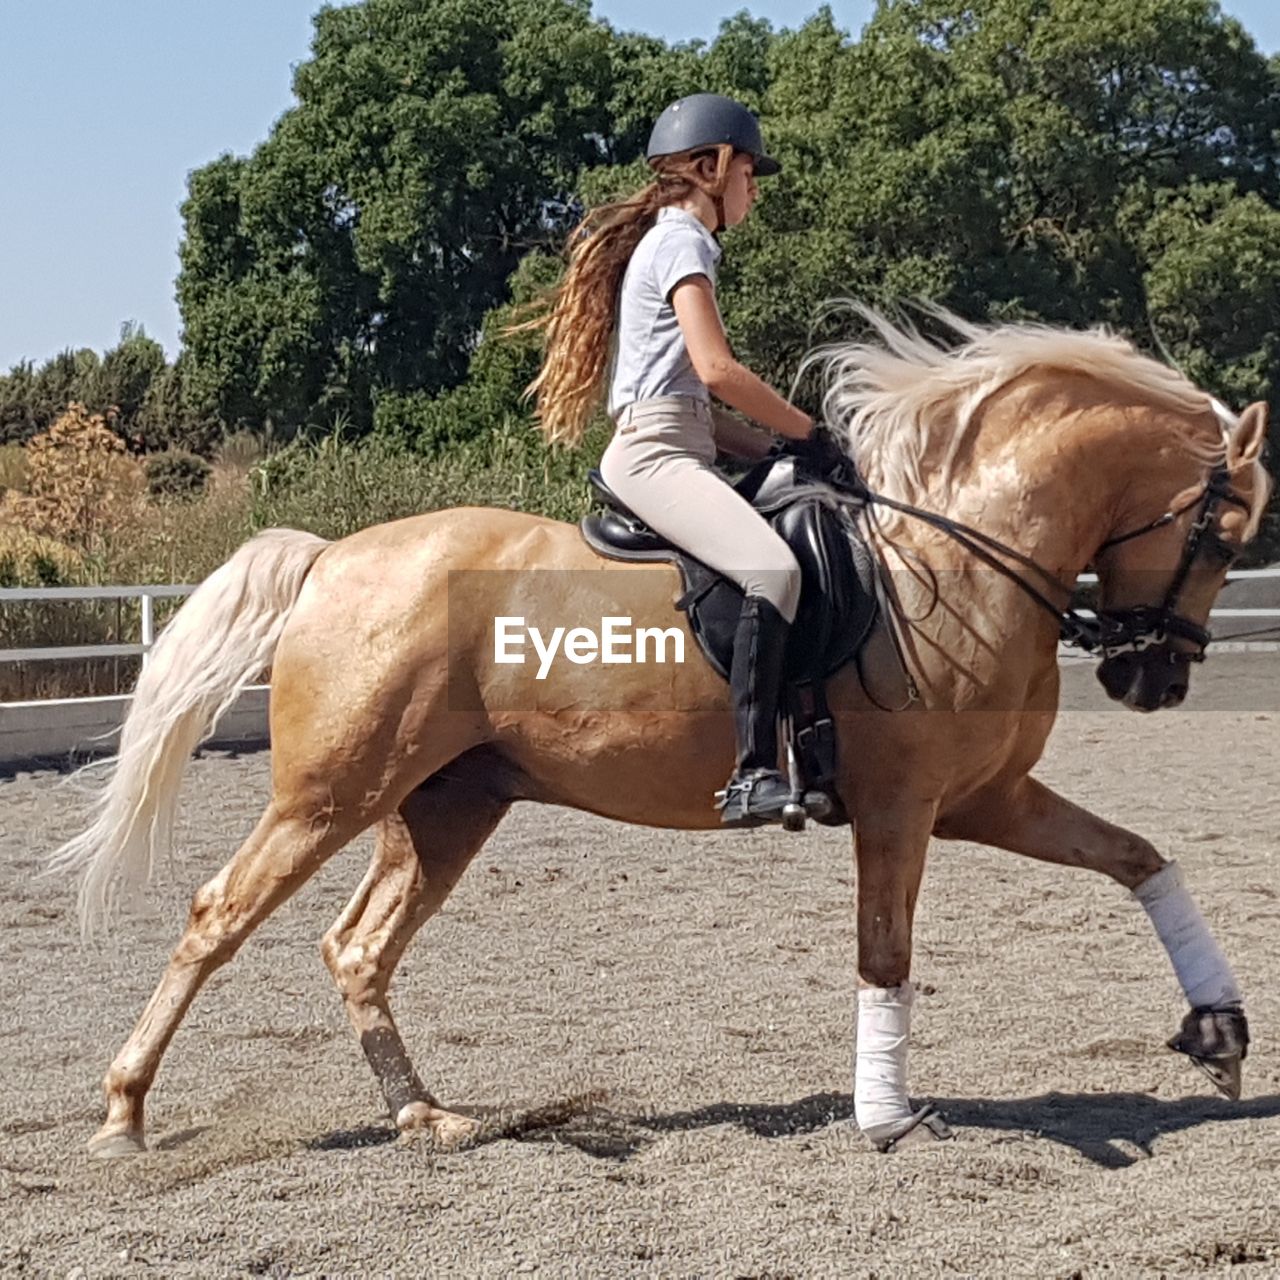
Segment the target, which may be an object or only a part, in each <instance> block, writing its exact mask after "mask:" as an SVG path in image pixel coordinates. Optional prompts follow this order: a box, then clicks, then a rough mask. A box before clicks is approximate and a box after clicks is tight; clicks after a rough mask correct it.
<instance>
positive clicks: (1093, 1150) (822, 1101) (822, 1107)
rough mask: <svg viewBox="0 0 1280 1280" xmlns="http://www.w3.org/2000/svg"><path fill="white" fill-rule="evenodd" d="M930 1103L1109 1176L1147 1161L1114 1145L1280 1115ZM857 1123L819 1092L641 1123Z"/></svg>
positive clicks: (1140, 1105) (1108, 1099) (1123, 1097)
mask: <svg viewBox="0 0 1280 1280" xmlns="http://www.w3.org/2000/svg"><path fill="white" fill-rule="evenodd" d="M931 1101H932V1102H933V1104H934V1105H935V1106H936V1107H937V1108H938V1110H939V1111H941V1112H942V1114H943V1116H944V1117H945V1118H946V1120H947V1122H948V1124H950V1125H951V1126H953V1127H954V1128H956V1129H979V1130H982V1129H985V1130H987V1131H988V1132H997V1133H1009V1134H1020V1135H1023V1136H1026V1137H1033V1138H1045V1139H1048V1140H1049V1141H1050V1142H1057V1143H1059V1144H1061V1145H1062V1146H1066V1147H1070V1148H1072V1149H1073V1150H1074V1151H1076V1152H1078V1153H1079V1154H1080V1155H1081V1156H1083V1157H1084V1158H1085V1159H1086V1160H1090V1161H1092V1162H1093V1163H1094V1164H1096V1165H1098V1166H1100V1167H1101V1168H1104V1169H1123V1168H1127V1167H1128V1166H1129V1165H1132V1164H1135V1163H1136V1162H1137V1161H1138V1159H1140V1158H1141V1157H1139V1156H1135V1155H1133V1154H1131V1153H1130V1152H1129V1151H1126V1150H1124V1149H1123V1148H1122V1147H1120V1146H1117V1145H1116V1144H1117V1143H1120V1142H1125V1143H1128V1144H1130V1146H1132V1147H1135V1148H1137V1149H1138V1150H1139V1151H1141V1152H1142V1154H1143V1156H1151V1155H1152V1154H1153V1148H1154V1144H1155V1142H1156V1140H1157V1139H1158V1138H1161V1137H1164V1136H1165V1135H1167V1134H1171V1133H1178V1132H1181V1131H1182V1130H1185V1129H1195V1128H1199V1127H1201V1126H1202V1125H1207V1124H1222V1123H1226V1122H1229V1121H1235V1120H1264V1119H1273V1118H1275V1117H1276V1116H1280V1094H1275V1093H1272V1094H1264V1095H1262V1096H1260V1097H1256V1098H1246V1099H1243V1100H1242V1101H1239V1102H1231V1101H1228V1100H1227V1099H1226V1098H1214V1097H1186V1098H1176V1099H1173V1100H1166V1099H1163V1098H1156V1097H1153V1096H1152V1095H1150V1094H1147V1093H1042V1094H1037V1095H1036V1096H1034V1097H1028V1098H1005V1099H986V1098H983V1099H980V1098H933V1099H931ZM853 1119H854V1107H853V1096H852V1095H851V1094H843V1093H821V1094H813V1095H811V1096H810V1097H807V1098H801V1099H799V1100H798V1101H796V1102H792V1103H783V1104H777V1105H771V1104H741V1103H714V1104H712V1105H711V1106H707V1107H702V1108H699V1109H697V1110H694V1111H679V1112H672V1113H670V1114H668V1115H660V1116H650V1117H647V1118H645V1119H643V1120H641V1121H640V1123H642V1124H643V1125H644V1126H645V1127H646V1128H648V1129H650V1130H653V1131H655V1132H659V1133H661V1132H672V1131H680V1130H691V1129H700V1128H705V1127H708V1126H711V1125H718V1124H737V1125H739V1126H740V1127H741V1128H744V1129H746V1130H747V1132H749V1133H752V1134H754V1135H755V1136H756V1137H760V1138H788V1137H795V1136H797V1135H801V1134H806V1133H814V1132H817V1131H818V1130H820V1129H823V1128H826V1127H827V1126H828V1125H831V1124H833V1123H837V1122H841V1121H848V1122H851V1123H852V1122H853Z"/></svg>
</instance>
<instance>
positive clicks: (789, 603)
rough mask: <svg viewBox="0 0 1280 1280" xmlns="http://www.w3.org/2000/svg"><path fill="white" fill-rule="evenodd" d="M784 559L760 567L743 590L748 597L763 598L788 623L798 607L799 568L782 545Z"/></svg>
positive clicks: (793, 617) (780, 558)
mask: <svg viewBox="0 0 1280 1280" xmlns="http://www.w3.org/2000/svg"><path fill="white" fill-rule="evenodd" d="M783 550H784V551H785V552H786V556H785V558H784V557H782V556H779V557H777V558H776V559H775V561H774V563H772V564H769V565H765V566H762V567H761V568H759V569H757V570H756V571H755V572H754V573H752V574H751V575H750V576H749V577H748V579H747V581H746V582H744V583H743V589H744V591H745V593H746V594H747V595H749V596H751V595H754V596H763V597H764V599H766V600H767V601H768V602H769V603H770V604H771V605H773V607H774V608H775V609H777V611H778V612H779V613H780V614H781V615H782V616H783V617H784V618H785V619H786V620H787V621H788V622H794V621H795V617H796V610H797V609H798V608H799V607H800V566H799V564H797V563H796V558H795V556H793V555H792V554H791V550H790V548H789V547H787V546H786V545H785V544H783Z"/></svg>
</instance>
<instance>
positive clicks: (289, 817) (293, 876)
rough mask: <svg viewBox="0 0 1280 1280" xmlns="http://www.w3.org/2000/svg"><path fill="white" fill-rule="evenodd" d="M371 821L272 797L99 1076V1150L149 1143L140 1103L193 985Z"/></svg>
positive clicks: (113, 1151)
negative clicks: (284, 805)
mask: <svg viewBox="0 0 1280 1280" xmlns="http://www.w3.org/2000/svg"><path fill="white" fill-rule="evenodd" d="M369 821H370V818H369V817H358V816H356V815H355V814H351V815H350V816H347V817H346V818H345V819H343V818H342V817H340V816H339V815H338V814H336V813H334V812H333V811H331V810H330V809H329V808H328V806H327V805H326V806H324V807H322V808H312V809H310V810H307V811H298V810H293V811H291V812H282V810H281V809H280V808H279V807H278V801H276V800H273V801H272V802H271V803H270V804H269V805H268V806H267V809H266V812H265V813H264V814H263V815H262V818H261V819H260V820H259V822H258V825H257V827H256V828H255V829H254V831H253V834H252V835H250V836H249V838H248V839H247V840H246V841H245V842H244V844H243V845H241V847H240V848H239V849H238V850H237V852H236V854H235V855H234V857H232V859H231V861H230V862H228V863H227V864H226V866H224V867H223V868H222V870H221V871H220V872H219V873H218V874H217V875H216V876H215V877H214V878H213V879H212V880H210V881H209V882H208V883H207V884H205V885H204V886H203V887H202V888H200V889H198V890H197V891H196V893H195V895H194V896H193V897H192V900H191V911H190V915H189V917H188V920H187V927H186V930H185V932H184V933H183V935H182V939H181V941H180V942H179V943H178V945H177V947H176V948H175V949H174V951H173V954H172V956H171V957H170V960H169V964H168V967H167V968H166V969H165V972H164V976H163V977H162V978H161V979H160V983H159V985H158V986H157V987H156V989H155V992H154V993H153V994H152V996H151V999H150V1000H149V1001H148V1002H147V1006H146V1008H145V1009H144V1010H143V1012H142V1016H141V1018H139V1020H138V1023H137V1025H136V1026H135V1027H134V1029H133V1033H132V1034H131V1035H130V1036H129V1038H128V1040H126V1041H125V1043H124V1046H123V1047H122V1048H121V1050H120V1052H119V1053H118V1054H117V1055H116V1057H115V1060H114V1061H113V1062H112V1063H111V1066H110V1067H109V1068H108V1070H107V1074H106V1078H105V1079H104V1080H103V1092H104V1093H105V1095H106V1101H107V1118H106V1121H105V1122H104V1123H103V1125H102V1127H101V1128H100V1129H99V1130H98V1132H97V1133H96V1134H95V1135H94V1137H93V1138H92V1139H91V1140H90V1143H89V1150H90V1153H91V1154H93V1155H95V1156H100V1157H106V1158H109V1157H114V1156H122V1155H131V1154H134V1153H136V1152H139V1151H144V1150H145V1149H146V1143H145V1135H144V1128H145V1124H144V1106H145V1101H146V1095H147V1091H148V1090H149V1089H150V1087H151V1083H152V1081H153V1080H154V1079H155V1075H156V1071H157V1070H158V1069H159V1066H160V1059H161V1056H162V1055H163V1054H164V1051H165V1049H166V1048H167V1047H168V1044H169V1041H170V1040H171V1039H172V1038H173V1034H174V1032H175V1031H176V1030H177V1029H178V1024H179V1023H180V1022H181V1021H182V1018H183V1016H184V1015H185V1013H186V1011H187V1009H188V1008H189V1007H190V1005H191V1002H192V1001H193V1000H194V999H195V997H196V993H197V992H198V991H199V990H200V988H201V987H202V986H203V985H204V983H205V982H206V981H207V979H208V978H209V976H210V975H211V974H212V973H213V972H214V971H215V970H217V969H219V968H220V967H221V966H222V965H224V964H226V963H227V961H228V960H230V959H231V957H232V956H234V955H235V953H236V952H237V951H238V950H239V948H240V946H241V944H242V943H243V942H244V940H245V939H246V938H247V937H248V936H249V934H250V933H252V932H253V930H254V929H255V928H256V927H257V926H258V925H259V924H261V923H262V921H263V920H265V919H266V917H267V916H268V915H270V914H271V912H272V911H274V910H275V908H276V907H278V906H279V905H280V904H281V903H282V902H284V900H285V899H286V898H288V897H289V896H290V894H292V893H294V892H295V891H296V890H297V889H298V888H300V887H301V886H302V885H303V884H304V883H305V882H306V881H307V880H308V879H309V878H310V877H311V876H312V875H313V874H314V873H315V871H316V870H317V869H318V868H319V867H320V866H321V865H322V864H323V863H324V862H325V861H326V859H328V858H329V857H330V856H331V855H332V854H334V853H336V852H337V850H339V849H340V848H342V846H343V845H345V844H346V843H347V842H348V841H349V840H351V839H353V838H354V837H355V836H356V835H358V834H359V832H360V831H361V830H363V829H364V827H365V826H367V825H368V823H369Z"/></svg>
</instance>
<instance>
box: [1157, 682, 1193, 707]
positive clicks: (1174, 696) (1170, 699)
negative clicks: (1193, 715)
mask: <svg viewBox="0 0 1280 1280" xmlns="http://www.w3.org/2000/svg"><path fill="white" fill-rule="evenodd" d="M1186 696H1187V685H1186V684H1185V682H1179V683H1178V684H1171V685H1170V686H1169V687H1168V688H1167V689H1166V690H1165V691H1164V698H1163V700H1162V705H1164V706H1166V707H1177V706H1180V705H1181V704H1182V700H1183V698H1185V697H1186Z"/></svg>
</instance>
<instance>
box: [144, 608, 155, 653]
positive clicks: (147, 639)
mask: <svg viewBox="0 0 1280 1280" xmlns="http://www.w3.org/2000/svg"><path fill="white" fill-rule="evenodd" d="M152 603H153V598H152V596H151V595H150V593H149V592H146V591H144V592H143V593H142V665H143V666H144V667H145V666H146V665H147V663H148V662H149V661H150V660H151V646H152V645H153V644H155V623H154V619H153V617H152V613H151V607H152Z"/></svg>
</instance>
